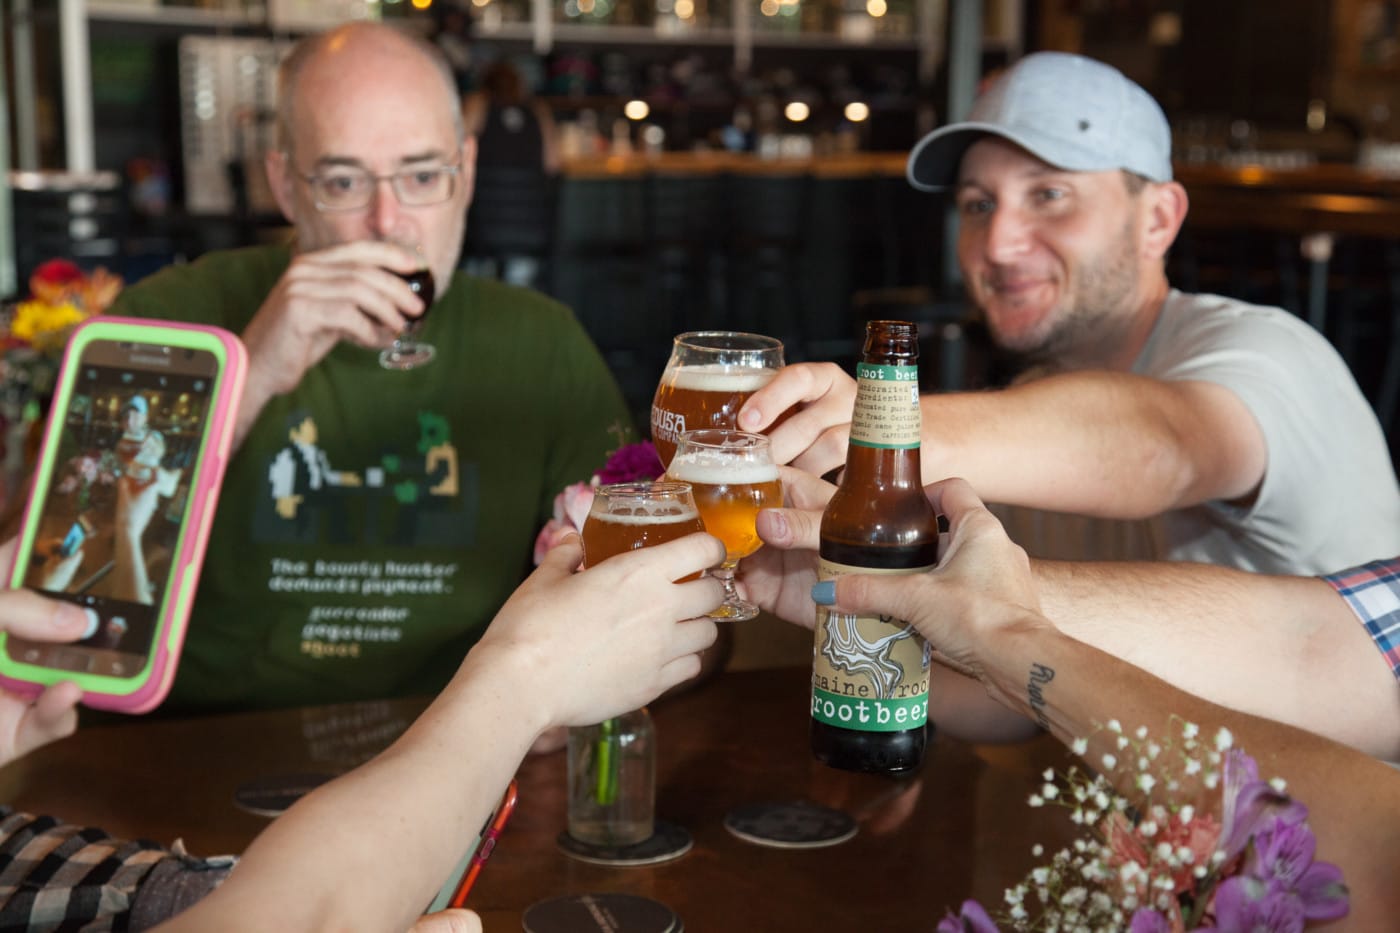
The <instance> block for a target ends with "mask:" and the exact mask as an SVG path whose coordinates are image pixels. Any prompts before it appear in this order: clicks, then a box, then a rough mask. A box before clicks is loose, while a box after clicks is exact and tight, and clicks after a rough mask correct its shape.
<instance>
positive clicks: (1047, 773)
mask: <svg viewBox="0 0 1400 933" xmlns="http://www.w3.org/2000/svg"><path fill="white" fill-rule="evenodd" d="M1040 776H1041V777H1043V778H1045V780H1047V781H1053V780H1055V769H1054V768H1046V769H1045V770H1044V771H1043V772H1041V775H1040Z"/></svg>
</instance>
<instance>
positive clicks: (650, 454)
mask: <svg viewBox="0 0 1400 933" xmlns="http://www.w3.org/2000/svg"><path fill="white" fill-rule="evenodd" d="M664 472H666V470H665V468H664V467H663V466H662V465H661V457H660V456H658V455H657V453H656V448H655V447H653V446H651V441H640V442H638V443H636V444H623V445H622V446H621V447H619V448H618V449H617V450H614V451H613V452H612V455H611V456H609V457H608V462H607V463H605V464H603V468H602V469H601V470H599V471H598V482H599V483H601V484H602V485H604V486H606V485H608V484H610V483H632V482H638V481H640V480H649V479H656V478H657V477H658V476H660V475H661V474H662V473H664Z"/></svg>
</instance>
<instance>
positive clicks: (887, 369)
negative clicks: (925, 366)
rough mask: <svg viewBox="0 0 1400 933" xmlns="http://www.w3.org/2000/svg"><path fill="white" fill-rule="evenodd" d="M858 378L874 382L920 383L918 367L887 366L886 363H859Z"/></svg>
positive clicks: (857, 365)
mask: <svg viewBox="0 0 1400 933" xmlns="http://www.w3.org/2000/svg"><path fill="white" fill-rule="evenodd" d="M856 378H857V379H870V380H873V381H874V382H912V383H914V384H915V385H917V384H918V382H919V367H917V366H887V365H885V364H884V363H857V364H856Z"/></svg>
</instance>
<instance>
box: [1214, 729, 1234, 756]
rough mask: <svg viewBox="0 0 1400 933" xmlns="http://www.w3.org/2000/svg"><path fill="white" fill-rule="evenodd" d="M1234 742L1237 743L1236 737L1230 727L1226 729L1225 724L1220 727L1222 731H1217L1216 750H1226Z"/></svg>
mask: <svg viewBox="0 0 1400 933" xmlns="http://www.w3.org/2000/svg"><path fill="white" fill-rule="evenodd" d="M1234 744H1235V737H1234V735H1232V734H1231V732H1230V730H1229V729H1226V728H1225V727H1224V726H1221V727H1220V731H1219V732H1217V733H1215V749H1216V751H1220V752H1223V751H1226V750H1228V749H1229V748H1230V747H1231V746H1233V745H1234Z"/></svg>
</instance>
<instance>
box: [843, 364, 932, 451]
mask: <svg viewBox="0 0 1400 933" xmlns="http://www.w3.org/2000/svg"><path fill="white" fill-rule="evenodd" d="M922 428H923V418H922V414H921V412H920V411H919V367H917V366H887V365H883V364H880V363H858V364H856V404H855V410H854V411H853V412H852V414H851V443H852V444H854V445H855V446H857V447H875V448H879V449H881V450H911V449H915V448H917V447H918V446H919V434H920V432H921V430H922Z"/></svg>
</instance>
